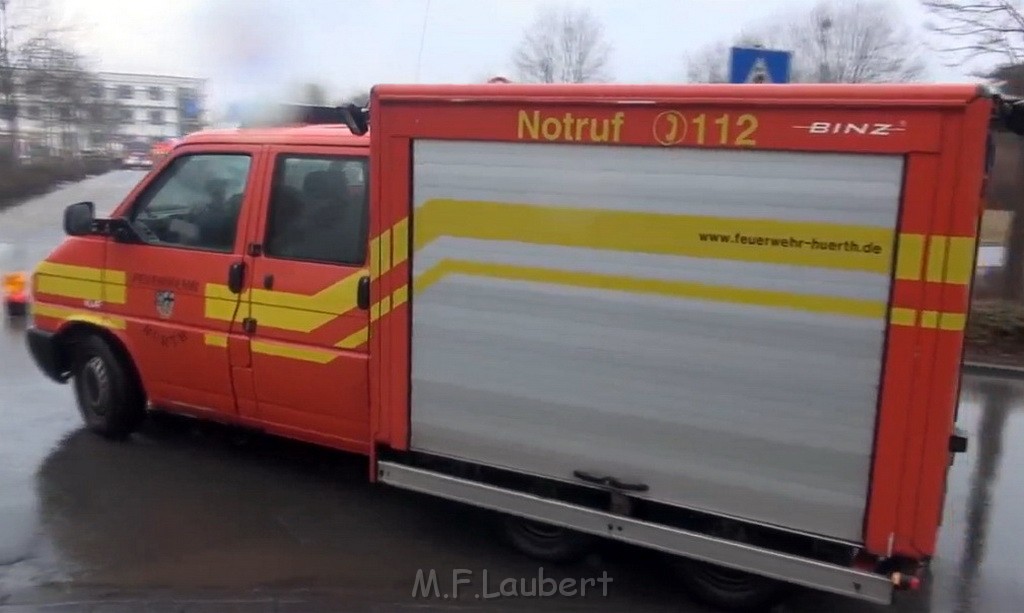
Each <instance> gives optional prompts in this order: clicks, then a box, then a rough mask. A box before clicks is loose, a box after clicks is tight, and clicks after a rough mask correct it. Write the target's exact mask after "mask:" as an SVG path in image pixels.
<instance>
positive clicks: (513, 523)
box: [501, 515, 597, 564]
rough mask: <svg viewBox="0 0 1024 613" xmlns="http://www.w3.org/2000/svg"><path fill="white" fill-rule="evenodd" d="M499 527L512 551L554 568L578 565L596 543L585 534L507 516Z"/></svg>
mask: <svg viewBox="0 0 1024 613" xmlns="http://www.w3.org/2000/svg"><path fill="white" fill-rule="evenodd" d="M501 527H502V533H503V534H504V536H505V538H506V540H508V542H509V543H510V544H511V545H512V546H513V547H515V548H516V549H518V550H519V551H521V552H523V553H525V554H526V555H528V556H530V557H531V558H535V559H537V560H543V561H545V562H551V563H554V564H569V563H572V562H576V561H579V560H580V559H582V558H583V557H584V556H586V555H587V554H588V553H590V552H591V550H592V549H593V548H594V545H595V543H596V541H597V538H596V537H594V536H591V535H589V534H584V533H582V532H576V531H575V530H569V529H567V528H561V527H559V526H552V525H550V524H545V523H541V522H536V521H532V520H528V519H524V518H522V517H515V516H511V515H505V516H502V519H501Z"/></svg>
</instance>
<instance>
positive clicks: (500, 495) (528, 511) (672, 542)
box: [377, 462, 893, 605]
mask: <svg viewBox="0 0 1024 613" xmlns="http://www.w3.org/2000/svg"><path fill="white" fill-rule="evenodd" d="M377 472H378V476H379V478H380V481H383V482H384V483H387V484H388V485H392V486H394V487H398V488H402V489H406V490H412V491H416V492H422V493H425V494H432V495H434V496H438V497H440V498H447V499H449V500H456V501H459V502H464V503H467V504H471V505H474V506H478V507H483V508H485V509H491V510H495V511H502V512H505V513H509V514H511V515H517V516H520V517H525V518H527V519H533V520H537V521H541V522H546V523H549V524H553V525H558V526H563V527H566V528H572V529H574V530H578V531H580V532H587V533H590V534H596V535H599V536H605V537H608V538H612V539H616V540H619V541H624V542H626V543H631V544H633V545H640V546H643V547H648V548H651V549H657V550H659V551H664V552H666V553H671V554H677V555H681V556H687V557H690V558H695V559H698V560H703V561H706V562H711V563H714V564H719V565H721V566H726V567H729V568H734V569H737V570H741V571H747V572H751V573H756V574H759V575H764V576H766V577H772V578H775V579H779V580H782V581H788V582H790V583H794V584H797V585H803V586H806V587H810V588H814V589H818V590H822V591H826V592H832V593H835V594H842V595H844V596H850V597H854V598H857V599H860V600H867V601H869V602H874V603H878V604H885V605H887V604H891V603H892V592H893V584H892V582H891V581H890V580H889V579H888V578H886V577H884V576H882V575H877V574H872V573H867V572H863V571H858V570H854V569H851V568H846V567H843V566H837V565H834V564H827V563H825V562H819V561H817V560H811V559H807V558H801V557H797V556H792V555H788V554H784V553H779V552H776V551H771V550H769V549H762V548H759V547H752V546H749V545H744V544H741V543H736V542H733V541H727V540H723V539H719V538H714V537H710V536H706V535H704V534H700V533H697V532H690V531H687V530H680V529H678V528H670V527H667V526H661V525H658V524H652V523H649V522H644V521H639V520H636V519H630V518H627V517H621V516H618V515H612V514H611V513H606V512H603V511H597V510H594V509H589V508H586V507H581V506H575V505H571V504H567V503H564V502H559V501H555V500H548V499H545V498H540V497H538V496H533V495H530V494H524V493H521V492H517V491H514V490H508V489H503V488H499V487H494V486H491V485H485V484H482V483H476V482H473V481H468V480H465V479H459V478H457V477H451V476H448V475H444V474H440V473H435V472H431V471H428V470H423V469H419V468H412V467H410V466H405V465H403V464H396V463H393V462H379V463H378V464H377Z"/></svg>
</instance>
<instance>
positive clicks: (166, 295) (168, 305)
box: [156, 290, 174, 319]
mask: <svg viewBox="0 0 1024 613" xmlns="http://www.w3.org/2000/svg"><path fill="white" fill-rule="evenodd" d="M156 312H157V313H159V314H160V317H163V318H164V319H167V318H168V317H170V316H171V314H172V313H174V292H172V291H168V290H164V291H160V292H157V293H156Z"/></svg>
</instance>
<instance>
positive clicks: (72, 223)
mask: <svg viewBox="0 0 1024 613" xmlns="http://www.w3.org/2000/svg"><path fill="white" fill-rule="evenodd" d="M94 221H96V205H95V204H93V203H91V202H76V203H74V204H71V205H68V207H67V208H66V209H64V233H65V234H67V235H69V236H88V235H89V234H92V233H93V228H94V225H93V222H94Z"/></svg>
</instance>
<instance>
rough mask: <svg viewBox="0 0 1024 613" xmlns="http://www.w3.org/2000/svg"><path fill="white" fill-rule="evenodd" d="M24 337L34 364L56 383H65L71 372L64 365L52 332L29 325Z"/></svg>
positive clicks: (62, 353) (61, 353)
mask: <svg viewBox="0 0 1024 613" xmlns="http://www.w3.org/2000/svg"><path fill="white" fill-rule="evenodd" d="M25 338H26V340H27V342H28V350H29V353H31V354H32V359H33V360H35V363H36V366H38V367H39V370H41V371H43V374H45V375H46V376H47V377H49V378H51V379H53V380H54V381H56V382H57V383H65V382H67V380H68V379H69V378H71V373H70V372H69V371H68V369H67V367H66V366H65V364H66V360H65V359H64V351H63V348H62V347H61V345H60V343H58V342H57V339H56V335H55V334H54V333H53V332H47V331H46V330H40V329H39V328H36V327H34V326H33V327H30V328H29V329H28V330H26V331H25Z"/></svg>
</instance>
